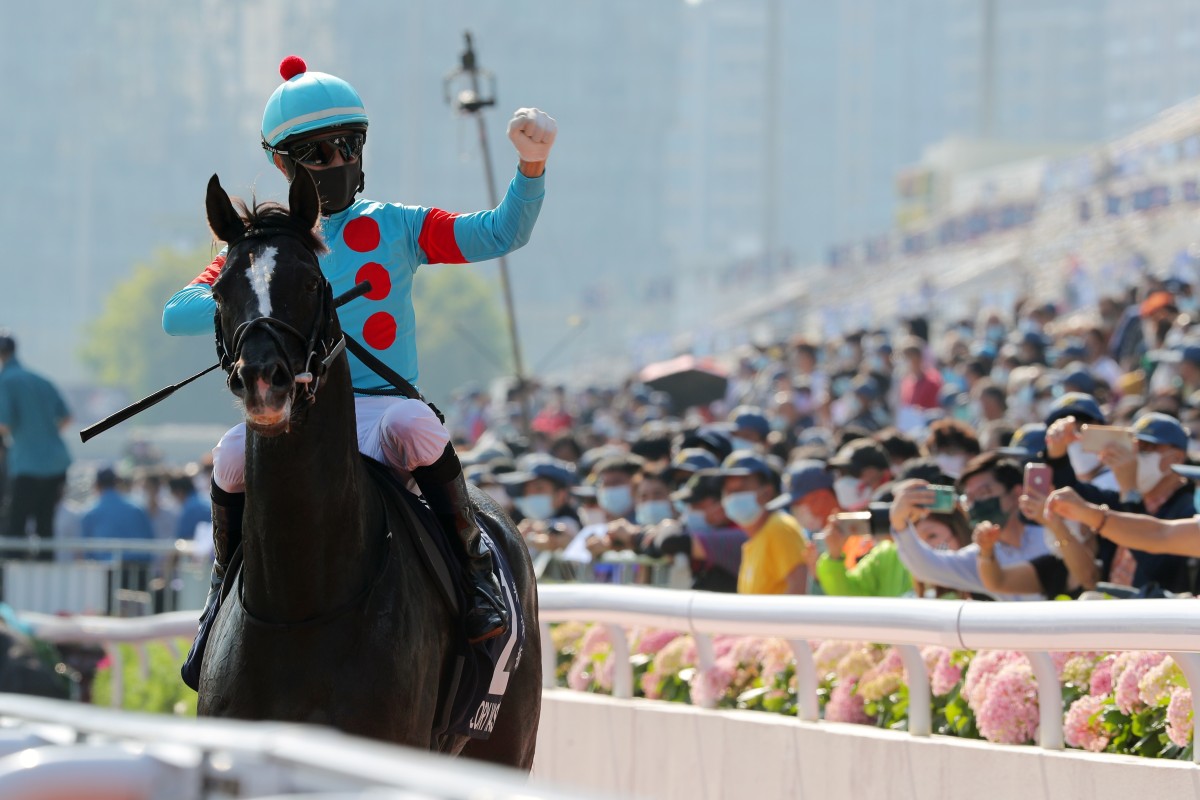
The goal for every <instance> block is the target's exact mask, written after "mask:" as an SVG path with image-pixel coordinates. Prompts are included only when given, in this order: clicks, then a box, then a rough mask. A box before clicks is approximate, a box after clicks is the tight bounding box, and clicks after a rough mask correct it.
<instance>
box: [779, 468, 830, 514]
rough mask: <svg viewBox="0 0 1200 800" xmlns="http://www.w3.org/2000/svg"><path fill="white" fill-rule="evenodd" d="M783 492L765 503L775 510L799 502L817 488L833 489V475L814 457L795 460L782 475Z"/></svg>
mask: <svg viewBox="0 0 1200 800" xmlns="http://www.w3.org/2000/svg"><path fill="white" fill-rule="evenodd" d="M783 489H784V493H783V494H781V495H779V496H778V497H776V498H775V499H774V500H772V501H771V502H770V503H768V504H767V508H769V509H771V510H772V511H775V510H777V509H780V508H786V507H788V506H790V505H793V504H795V503H799V502H800V501H801V500H803V499H804V498H805V497H806V496H808V495H810V494H812V493H813V492H815V491H817V490H818V489H833V475H832V474H830V472H829V470H828V469H827V468H826V466H825V462H823V461H817V460H816V459H807V460H804V461H797V462H796V463H795V464H793V465H792V466H791V467H789V468H788V471H787V472H786V473H785V474H784V476H783Z"/></svg>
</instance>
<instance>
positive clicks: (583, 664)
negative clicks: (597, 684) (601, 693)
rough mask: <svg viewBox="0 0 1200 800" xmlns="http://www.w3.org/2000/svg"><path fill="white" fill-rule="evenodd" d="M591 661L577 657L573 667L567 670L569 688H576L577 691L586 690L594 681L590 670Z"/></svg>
mask: <svg viewBox="0 0 1200 800" xmlns="http://www.w3.org/2000/svg"><path fill="white" fill-rule="evenodd" d="M589 666H590V662H589V661H587V660H585V659H582V658H577V659H575V661H574V662H573V663H572V664H571V669H569V670H568V671H567V688H569V689H574V690H575V691H577V692H586V691H587V690H588V687H589V686H590V685H591V683H592V676H591V674H590V673H589V672H588V667H589Z"/></svg>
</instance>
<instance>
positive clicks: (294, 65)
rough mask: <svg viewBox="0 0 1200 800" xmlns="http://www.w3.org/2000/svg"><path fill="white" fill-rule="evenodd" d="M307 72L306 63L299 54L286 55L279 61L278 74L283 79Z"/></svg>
mask: <svg viewBox="0 0 1200 800" xmlns="http://www.w3.org/2000/svg"><path fill="white" fill-rule="evenodd" d="M305 72H308V64H305V63H304V59H303V58H301V57H300V56H287V57H286V58H284V59H283V61H280V62H279V74H280V76H281V77H282V78H283V79H284V80H285V81H290V80H291V79H292V78H294V77H296V76H297V75H303V74H304V73H305Z"/></svg>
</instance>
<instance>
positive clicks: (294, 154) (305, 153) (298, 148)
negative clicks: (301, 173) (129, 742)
mask: <svg viewBox="0 0 1200 800" xmlns="http://www.w3.org/2000/svg"><path fill="white" fill-rule="evenodd" d="M366 141H367V137H366V136H365V135H363V134H361V133H342V134H338V135H337V136H330V137H328V138H326V139H313V140H311V141H307V142H299V143H298V144H294V145H292V146H291V147H290V148H289V149H287V150H280V149H278V148H275V147H271V146H269V145H268V144H266V143H265V142H264V143H263V149H264V150H268V151H270V152H272V153H278V154H279V155H281V156H288V157H289V158H291V159H292V161H295V162H296V163H297V164H303V165H304V166H306V167H324V166H326V165H328V164H329V162H330V161H332V160H333V154H334V153H340V154H341V156H342V161H346V162H350V161H356V160H358V158H359V157H360V156H362V151H363V145H364V144H365V143H366Z"/></svg>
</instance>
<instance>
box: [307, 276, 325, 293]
mask: <svg viewBox="0 0 1200 800" xmlns="http://www.w3.org/2000/svg"><path fill="white" fill-rule="evenodd" d="M320 286H321V284H320V282H319V281H318V280H317V279H316V278H310V279H309V280H307V281H305V282H304V291H306V292H308V293H309V294H316V293H317V289H319V288H320Z"/></svg>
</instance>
